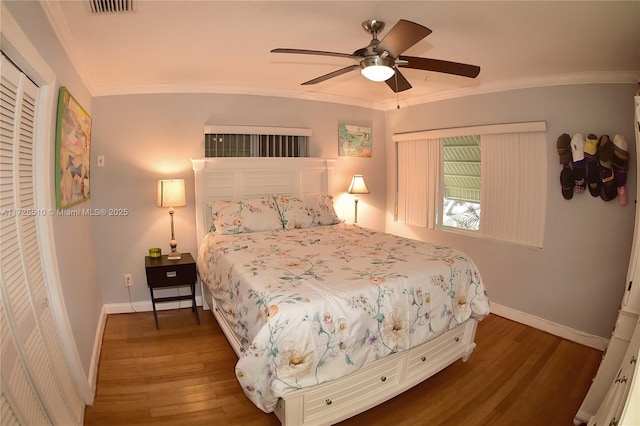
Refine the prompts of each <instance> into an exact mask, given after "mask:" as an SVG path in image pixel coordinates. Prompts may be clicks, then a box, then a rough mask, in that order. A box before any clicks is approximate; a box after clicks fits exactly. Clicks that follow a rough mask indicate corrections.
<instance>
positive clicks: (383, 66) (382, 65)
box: [360, 56, 395, 81]
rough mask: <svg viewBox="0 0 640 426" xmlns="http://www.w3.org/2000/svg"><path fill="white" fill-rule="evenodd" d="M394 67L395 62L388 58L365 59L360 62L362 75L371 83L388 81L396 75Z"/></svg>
mask: <svg viewBox="0 0 640 426" xmlns="http://www.w3.org/2000/svg"><path fill="white" fill-rule="evenodd" d="M394 65H395V60H394V59H393V58H390V57H388V56H387V57H386V58H381V57H379V56H376V57H373V58H365V59H363V60H362V61H360V68H361V69H360V73H362V75H363V76H365V77H366V78H368V79H369V80H371V81H387V80H389V79H390V78H391V77H393V74H395V70H394V69H393V66H394Z"/></svg>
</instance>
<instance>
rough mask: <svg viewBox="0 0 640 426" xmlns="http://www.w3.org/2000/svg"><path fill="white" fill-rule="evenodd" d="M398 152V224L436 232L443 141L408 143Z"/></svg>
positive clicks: (401, 146)
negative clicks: (420, 227)
mask: <svg viewBox="0 0 640 426" xmlns="http://www.w3.org/2000/svg"><path fill="white" fill-rule="evenodd" d="M397 150H398V189H397V194H398V196H397V197H398V206H397V221H398V222H401V223H406V224H407V225H414V226H422V227H428V228H429V229H434V228H435V224H436V212H437V211H438V205H439V204H440V203H439V201H438V194H439V190H438V187H439V185H440V170H441V167H440V165H441V164H442V141H441V140H440V139H428V140H414V141H404V142H402V143H399V144H398V145H397Z"/></svg>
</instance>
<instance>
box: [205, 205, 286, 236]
mask: <svg viewBox="0 0 640 426" xmlns="http://www.w3.org/2000/svg"><path fill="white" fill-rule="evenodd" d="M209 209H210V211H211V215H212V216H213V226H212V227H211V232H214V233H216V234H242V233H247V232H259V231H271V230H274V229H282V221H281V220H280V216H279V214H278V210H277V209H276V205H275V203H274V200H273V198H272V197H270V196H269V197H260V198H254V199H249V200H238V201H228V200H224V201H223V200H220V201H212V202H210V203H209Z"/></svg>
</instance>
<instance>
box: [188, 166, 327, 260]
mask: <svg viewBox="0 0 640 426" xmlns="http://www.w3.org/2000/svg"><path fill="white" fill-rule="evenodd" d="M335 162H336V160H335V159H333V158H309V157H305V158H260V157H223V158H199V159H192V160H191V163H192V165H193V172H194V174H195V201H196V232H197V240H198V248H199V247H200V243H201V242H202V239H203V238H204V236H205V235H206V234H207V232H209V229H210V227H211V215H210V212H209V209H208V208H207V203H208V202H209V201H212V200H241V199H248V198H255V197H260V196H263V195H270V194H283V195H303V194H330V192H331V189H332V179H333V168H334V166H335Z"/></svg>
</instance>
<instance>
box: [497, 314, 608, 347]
mask: <svg viewBox="0 0 640 426" xmlns="http://www.w3.org/2000/svg"><path fill="white" fill-rule="evenodd" d="M491 313H492V314H496V315H499V316H501V317H505V318H507V319H510V320H512V321H515V322H519V323H521V324H524V325H528V326H530V327H533V328H537V329H538V330H542V331H546V332H547V333H550V334H553V335H554V336H558V337H562V338H563V339H567V340H570V341H572V342H575V343H579V344H581V345H585V346H588V347H590V348H594V349H599V350H601V351H604V350H605V349H606V348H607V345H608V344H609V339H605V338H603V337H600V336H595V335H593V334H589V333H585V332H583V331H580V330H576V329H574V328H571V327H567V326H565V325H562V324H557V323H555V322H551V321H549V320H546V319H544V318H540V317H536V316H534V315H530V314H527V313H526V312H521V311H518V310H515V309H512V308H508V307H506V306H503V305H500V304H498V303H494V302H491Z"/></svg>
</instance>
